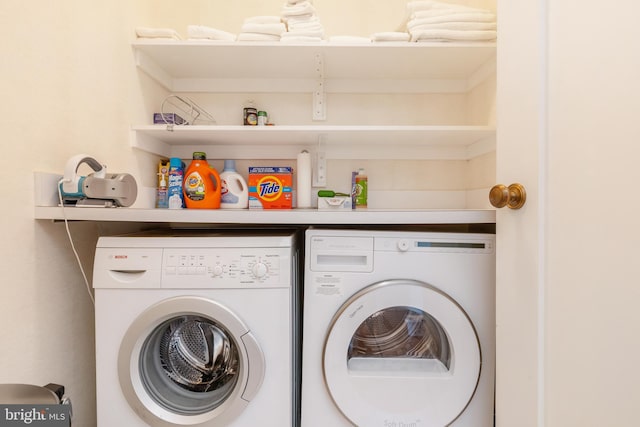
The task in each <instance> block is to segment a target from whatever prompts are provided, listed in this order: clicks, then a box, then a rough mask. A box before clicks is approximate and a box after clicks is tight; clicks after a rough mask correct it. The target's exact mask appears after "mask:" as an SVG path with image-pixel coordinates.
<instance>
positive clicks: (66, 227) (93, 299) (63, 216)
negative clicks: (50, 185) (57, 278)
mask: <svg viewBox="0 0 640 427" xmlns="http://www.w3.org/2000/svg"><path fill="white" fill-rule="evenodd" d="M63 181H64V178H61V179H60V181H58V200H59V201H60V206H61V207H62V218H63V219H64V227H65V229H66V230H67V236H68V237H69V243H71V249H72V250H73V254H74V255H75V257H76V261H77V262H78V267H80V272H81V273H82V277H83V278H84V284H85V286H86V289H87V293H88V294H89V298H90V299H91V303H92V304H93V305H95V304H96V301H95V298H94V296H93V293H92V292H91V285H89V280H88V279H87V275H86V273H85V272H84V268H83V267H82V262H81V261H80V256H79V255H78V251H77V250H76V246H75V245H74V243H73V238H72V237H71V231H70V230H69V221H68V220H67V213H66V211H65V206H64V202H63V201H62V190H61V189H60V186H61V185H62V182H63Z"/></svg>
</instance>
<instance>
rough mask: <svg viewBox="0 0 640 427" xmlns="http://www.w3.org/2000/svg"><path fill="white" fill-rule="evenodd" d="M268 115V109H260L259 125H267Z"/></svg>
mask: <svg viewBox="0 0 640 427" xmlns="http://www.w3.org/2000/svg"><path fill="white" fill-rule="evenodd" d="M267 122H268V116H267V112H266V111H258V126H266V125H267Z"/></svg>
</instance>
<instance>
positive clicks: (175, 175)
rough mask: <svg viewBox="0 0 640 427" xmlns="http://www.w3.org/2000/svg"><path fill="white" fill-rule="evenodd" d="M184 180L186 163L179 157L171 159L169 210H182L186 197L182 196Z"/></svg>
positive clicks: (168, 193)
mask: <svg viewBox="0 0 640 427" xmlns="http://www.w3.org/2000/svg"><path fill="white" fill-rule="evenodd" d="M183 178H184V163H183V162H182V160H181V159H179V158H177V157H172V158H171V159H169V185H168V187H167V199H168V204H169V209H182V208H183V207H184V196H183V195H182V180H183Z"/></svg>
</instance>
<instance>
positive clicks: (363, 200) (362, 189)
mask: <svg viewBox="0 0 640 427" xmlns="http://www.w3.org/2000/svg"><path fill="white" fill-rule="evenodd" d="M368 192H369V181H368V179H367V174H366V173H365V172H364V169H362V168H360V169H358V174H357V175H356V209H361V208H366V207H367V193H368Z"/></svg>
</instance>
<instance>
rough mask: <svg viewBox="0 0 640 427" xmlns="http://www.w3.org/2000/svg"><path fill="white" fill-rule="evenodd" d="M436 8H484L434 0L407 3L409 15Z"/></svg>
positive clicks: (474, 9) (467, 9) (469, 10)
mask: <svg viewBox="0 0 640 427" xmlns="http://www.w3.org/2000/svg"><path fill="white" fill-rule="evenodd" d="M436 9H446V10H466V11H468V12H477V11H480V10H482V9H477V8H474V7H470V6H463V5H461V4H453V3H444V2H439V1H432V0H415V1H410V2H409V3H407V13H408V14H409V15H411V14H412V13H414V12H417V11H419V10H436Z"/></svg>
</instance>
